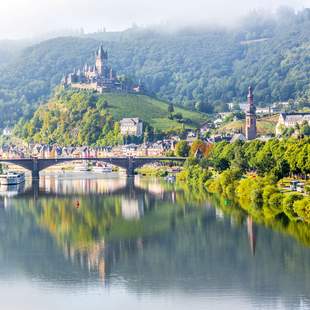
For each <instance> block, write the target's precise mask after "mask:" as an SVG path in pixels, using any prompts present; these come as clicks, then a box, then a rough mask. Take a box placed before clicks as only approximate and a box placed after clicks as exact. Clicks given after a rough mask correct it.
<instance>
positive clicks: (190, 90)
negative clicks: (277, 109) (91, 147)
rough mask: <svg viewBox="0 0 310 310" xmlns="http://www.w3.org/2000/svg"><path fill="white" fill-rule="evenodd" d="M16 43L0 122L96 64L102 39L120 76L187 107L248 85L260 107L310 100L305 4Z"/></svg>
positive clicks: (8, 59)
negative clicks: (221, 20)
mask: <svg viewBox="0 0 310 310" xmlns="http://www.w3.org/2000/svg"><path fill="white" fill-rule="evenodd" d="M13 43H14V44H13ZM13 43H12V41H6V43H4V44H1V48H0V73H1V76H0V121H1V122H0V123H1V126H6V125H12V124H14V123H16V121H17V120H19V118H20V117H21V116H23V117H26V118H29V117H31V115H32V113H33V111H34V110H35V108H36V107H37V106H38V104H39V103H43V102H45V101H46V99H47V98H48V97H49V96H50V94H51V91H52V90H53V88H54V87H55V86H57V85H58V84H59V83H60V81H61V78H62V76H63V75H64V74H66V73H69V72H71V71H72V70H73V68H78V67H82V66H83V65H84V64H85V62H87V63H88V64H93V62H94V51H95V50H96V49H97V47H98V45H99V44H101V43H103V45H104V48H105V49H107V50H108V52H109V62H110V63H111V65H112V66H113V67H114V68H115V69H116V70H117V72H118V73H119V74H125V75H127V76H128V77H130V78H131V79H133V80H136V81H138V80H141V81H142V82H143V84H144V85H145V89H146V91H147V94H148V95H151V96H156V97H158V98H160V99H163V100H165V101H168V102H173V103H174V104H176V105H180V106H185V107H186V108H188V109H192V110H198V111H202V112H207V113H211V112H213V111H225V109H226V103H228V102H232V101H239V102H240V101H244V100H245V96H246V90H247V87H248V85H249V84H252V85H253V87H254V93H255V100H256V103H257V104H259V105H262V106H266V105H269V104H270V103H272V102H274V101H286V100H289V99H296V100H302V101H304V102H305V103H308V102H309V98H310V89H309V85H310V74H309V72H310V70H309V69H310V59H309V51H310V10H309V9H304V10H302V11H299V12H297V13H295V11H294V10H293V9H288V8H282V9H281V10H279V11H278V12H277V14H275V15H268V14H265V13H258V12H253V13H251V14H249V15H247V16H245V17H243V18H242V19H241V20H240V22H239V23H238V25H237V24H236V26H235V27H233V28H227V27H210V26H208V27H206V26H205V27H197V26H196V27H194V26H185V25H184V26H183V27H181V28H174V29H173V28H171V27H169V26H167V27H165V26H164V25H161V26H158V27H155V26H153V27H142V28H141V27H132V28H130V29H128V30H126V31H120V32H104V31H101V32H95V33H92V34H82V33H78V34H77V35H74V36H72V35H71V36H65V37H59V38H55V39H51V40H47V41H40V40H39V41H38V40H37V41H33V42H31V41H21V44H19V43H20V41H17V43H16V41H14V42H13ZM25 46H26V48H24V47H25ZM3 111H6V112H10V113H3Z"/></svg>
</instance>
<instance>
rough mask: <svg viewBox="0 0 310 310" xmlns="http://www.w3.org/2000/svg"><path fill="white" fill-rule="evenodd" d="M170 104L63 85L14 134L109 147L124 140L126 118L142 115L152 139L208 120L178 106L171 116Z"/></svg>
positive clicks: (31, 139)
mask: <svg viewBox="0 0 310 310" xmlns="http://www.w3.org/2000/svg"><path fill="white" fill-rule="evenodd" d="M168 107H169V105H168V104H167V103H165V102H163V101H159V100H156V99H153V98H150V97H148V96H144V95H134V94H119V93H108V94H103V95H100V94H97V93H92V92H86V91H77V90H63V89H62V88H61V87H60V88H58V89H57V90H56V92H55V95H54V96H53V97H52V98H51V99H50V100H49V101H48V103H46V104H44V105H42V106H40V107H39V108H38V109H37V110H36V112H35V113H34V116H33V117H32V118H31V119H30V121H24V120H21V121H20V122H19V123H18V125H17V126H16V127H15V134H16V136H17V137H19V138H22V139H24V140H25V141H28V142H30V141H33V142H38V143H57V144H59V145H99V146H106V145H117V144H121V143H123V137H122V136H121V134H120V127H119V121H120V120H121V119H122V118H124V117H138V118H140V119H141V120H142V121H143V122H144V130H145V132H146V133H147V136H148V138H149V139H151V140H152V139H157V138H159V135H161V136H162V135H165V134H167V133H174V132H179V131H180V130H183V129H185V128H195V127H198V126H199V125H200V124H201V123H203V122H204V121H206V120H207V115H206V114H203V113H197V112H190V111H187V110H185V109H182V108H175V109H174V110H175V111H174V112H173V113H172V116H173V117H172V118H171V116H170V113H168ZM177 114H178V116H179V117H178V121H177V120H176V119H175V118H176V115H177Z"/></svg>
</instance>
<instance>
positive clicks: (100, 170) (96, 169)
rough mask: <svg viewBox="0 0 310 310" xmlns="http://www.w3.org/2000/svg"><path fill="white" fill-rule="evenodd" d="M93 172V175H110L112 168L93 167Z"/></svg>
mask: <svg viewBox="0 0 310 310" xmlns="http://www.w3.org/2000/svg"><path fill="white" fill-rule="evenodd" d="M93 172H95V173H111V172H112V167H111V166H108V165H106V166H100V165H96V166H94V167H93Z"/></svg>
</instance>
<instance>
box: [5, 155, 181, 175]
mask: <svg viewBox="0 0 310 310" xmlns="http://www.w3.org/2000/svg"><path fill="white" fill-rule="evenodd" d="M81 160H82V161H91V162H104V163H107V164H111V165H113V166H117V167H120V168H123V169H125V170H126V173H127V176H132V175H133V174H134V171H135V169H136V168H139V167H142V166H143V165H145V164H151V163H156V162H168V163H173V162H181V163H183V162H184V161H185V158H183V157H107V158H99V157H98V158H96V157H85V158H84V157H81V158H74V157H73V158H62V157H60V158H47V159H41V158H21V159H0V162H2V163H7V164H14V165H16V166H20V167H23V168H24V169H27V170H29V171H31V174H32V178H33V179H38V178H39V174H40V171H42V170H44V169H46V168H49V167H51V166H55V165H58V164H62V163H65V162H71V161H81Z"/></svg>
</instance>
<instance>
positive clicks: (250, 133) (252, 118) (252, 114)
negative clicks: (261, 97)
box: [245, 86, 257, 140]
mask: <svg viewBox="0 0 310 310" xmlns="http://www.w3.org/2000/svg"><path fill="white" fill-rule="evenodd" d="M256 136H257V129H256V107H255V105H254V95H253V90H252V87H251V86H250V87H249V93H248V103H247V108H246V116H245V137H246V139H247V140H254V139H256Z"/></svg>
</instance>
